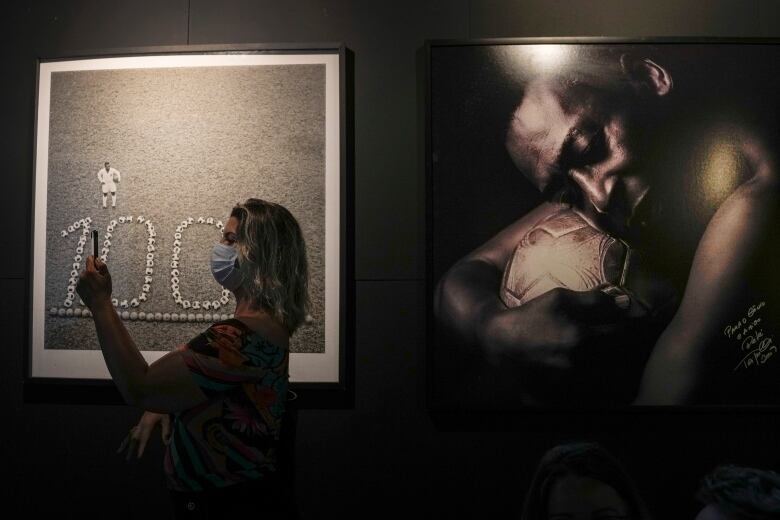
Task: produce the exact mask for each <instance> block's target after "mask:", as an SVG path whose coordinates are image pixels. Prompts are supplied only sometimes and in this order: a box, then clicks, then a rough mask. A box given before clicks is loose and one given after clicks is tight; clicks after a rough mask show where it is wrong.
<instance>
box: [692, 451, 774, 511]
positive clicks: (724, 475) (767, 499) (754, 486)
mask: <svg viewBox="0 0 780 520" xmlns="http://www.w3.org/2000/svg"><path fill="white" fill-rule="evenodd" d="M696 498H697V499H698V500H699V501H700V502H701V503H702V504H704V505H714V506H717V507H718V508H719V509H721V510H722V511H724V512H726V513H728V514H731V515H734V516H735V517H737V518H739V519H744V520H764V519H770V518H772V519H778V518H780V475H778V474H777V473H775V472H774V471H768V470H761V469H756V468H746V467H741V466H734V465H723V466H718V467H717V468H715V469H714V470H713V471H711V472H710V473H709V474H707V475H706V476H705V477H704V478H703V479H702V482H701V486H700V487H699V492H698V493H697V494H696Z"/></svg>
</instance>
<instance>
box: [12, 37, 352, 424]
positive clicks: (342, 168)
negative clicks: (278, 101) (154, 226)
mask: <svg viewBox="0 0 780 520" xmlns="http://www.w3.org/2000/svg"><path fill="white" fill-rule="evenodd" d="M194 55H198V56H217V57H219V56H224V57H227V56H231V55H250V56H271V55H273V56H296V55H312V56H314V55H330V56H333V57H335V58H336V60H337V64H336V68H335V70H334V73H335V77H336V78H337V93H336V96H337V100H338V101H337V102H338V111H337V113H336V114H333V115H332V116H331V117H335V118H336V119H337V124H338V144H337V150H338V152H337V156H338V168H337V175H338V178H337V179H335V180H334V182H335V184H334V187H335V190H336V192H337V193H338V201H339V204H338V208H337V210H336V211H333V210H332V209H331V211H333V214H334V215H337V218H338V222H337V223H336V226H335V229H338V239H337V241H336V242H335V250H337V251H338V257H339V265H338V269H337V270H336V271H337V273H338V280H337V283H336V284H335V289H334V291H335V292H334V293H333V294H334V295H337V296H338V305H337V306H336V310H337V313H338V320H337V323H333V324H331V333H333V332H335V334H337V336H338V337H337V340H336V341H335V342H332V343H331V344H332V345H333V346H335V347H336V348H337V349H338V352H337V353H336V356H335V359H334V360H333V361H332V362H331V366H332V367H334V368H332V369H331V374H332V372H333V371H334V369H335V372H336V373H335V374H332V375H331V376H328V378H327V379H328V380H327V381H317V380H307V381H295V380H291V383H290V390H291V395H290V399H289V401H288V402H289V404H290V406H291V407H292V408H296V409H300V408H350V407H352V406H353V402H354V362H353V357H354V292H355V289H354V55H353V53H352V51H351V50H349V49H348V48H347V47H346V46H345V45H343V44H341V43H305V44H294V43H287V44H275V43H256V44H255V43H253V44H227V45H186V46H162V47H132V48H117V49H100V50H88V51H83V52H80V53H76V54H70V55H68V56H50V57H45V58H44V57H41V58H39V59H38V60H36V62H35V75H36V97H35V99H36V106H35V121H36V124H35V126H34V135H33V142H34V143H35V147H34V150H33V172H32V174H31V187H30V199H31V200H32V201H33V203H32V210H31V211H32V220H31V221H32V222H35V217H36V204H35V202H36V172H37V156H38V150H37V147H38V139H37V137H38V134H39V129H38V115H39V110H40V107H39V96H40V92H38V88H39V85H40V74H41V65H42V64H45V63H56V62H64V61H73V60H90V59H103V58H123V57H166V56H194ZM330 160H332V159H330ZM44 220H45V217H44ZM44 225H45V224H44ZM35 244H36V236H35V226H34V225H33V226H32V227H31V231H30V249H29V251H28V255H29V256H28V263H27V265H28V272H27V276H28V281H29V286H28V291H27V294H26V296H27V301H26V302H25V305H26V308H27V309H28V316H27V317H28V326H27V328H26V333H27V336H26V338H25V341H24V357H23V359H24V365H23V366H24V374H22V377H23V389H24V401H25V402H27V403H62V404H77V403H78V404H122V403H123V399H122V397H121V395H120V394H119V392H118V390H117V389H116V387H115V386H114V384H113V382H112V381H111V380H110V379H98V378H91V377H76V378H72V377H68V378H63V377H41V376H36V375H34V374H33V370H32V362H33V359H32V357H33V356H32V353H31V350H32V343H33V337H34V330H33V329H34V319H33V316H34V314H33V313H34V305H35V304H34V299H35V290H36V288H35V281H34V270H35V266H34V265H33V263H34V259H35V247H36V246H35ZM38 310H40V309H38ZM295 355H296V354H295V353H293V354H292V356H291V364H292V358H293V357H294V356H295Z"/></svg>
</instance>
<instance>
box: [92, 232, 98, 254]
mask: <svg viewBox="0 0 780 520" xmlns="http://www.w3.org/2000/svg"><path fill="white" fill-rule="evenodd" d="M92 256H94V257H95V260H97V257H98V232H97V229H93V230H92Z"/></svg>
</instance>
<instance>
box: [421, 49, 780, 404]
mask: <svg viewBox="0 0 780 520" xmlns="http://www.w3.org/2000/svg"><path fill="white" fill-rule="evenodd" d="M779 66H780V45H778V42H776V41H759V40H686V39H674V40H670V39H666V40H663V39H660V40H636V41H627V40H618V39H605V38H597V39H593V38H591V39H581V38H576V39H520V40H491V41H442V42H430V43H428V44H427V46H426V76H427V78H426V90H425V95H426V103H425V116H426V134H425V139H426V162H427V164H426V168H427V171H426V179H427V232H428V234H427V248H428V249H427V253H428V254H427V281H428V290H427V294H428V306H427V307H428V318H429V319H428V324H429V325H428V389H429V403H430V405H431V407H432V408H433V409H436V410H524V409H528V408H529V407H537V408H545V409H546V408H558V409H601V408H604V409H615V408H624V407H625V408H626V409H628V408H629V407H637V406H659V407H661V406H664V407H667V406H677V407H680V406H685V407H689V406H729V407H758V406H776V405H777V404H778V401H780V356H778V353H777V342H778V341H779V340H780V329H779V328H778V327H780V298H779V297H780V283H779V282H780V280H779V279H778V270H777V269H776V268H775V267H774V266H775V265H776V261H777V253H778V249H780V245H778V244H780V240H779V239H780V237H778V226H777V225H776V223H777V222H778V201H779V200H780V197H778V184H779V183H778V175H780V172H779V171H778V168H780V162H779V161H778V152H779V151H780V140H778V136H780V132H778V130H780V128H778V124H779V123H778V121H780V118H779V117H778V115H779V114H780V98H778V96H777V92H778V89H779V88H780V74H778V73H777V70H780V67H779Z"/></svg>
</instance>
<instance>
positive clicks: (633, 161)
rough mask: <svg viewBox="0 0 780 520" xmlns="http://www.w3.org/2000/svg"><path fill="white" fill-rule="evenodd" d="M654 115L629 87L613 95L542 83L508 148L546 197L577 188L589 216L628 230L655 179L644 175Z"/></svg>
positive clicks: (521, 110) (523, 108) (573, 84)
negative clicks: (559, 191)
mask: <svg viewBox="0 0 780 520" xmlns="http://www.w3.org/2000/svg"><path fill="white" fill-rule="evenodd" d="M647 114H648V110H647V106H646V105H645V104H644V100H643V99H642V98H640V97H639V96H637V95H635V94H634V92H633V90H632V87H631V86H630V85H629V84H628V82H626V83H625V84H624V85H618V86H616V87H615V88H609V89H606V88H597V87H594V86H591V85H587V84H585V83H582V82H577V81H573V80H565V79H550V78H547V79H539V80H536V81H533V82H531V83H530V84H529V85H528V87H527V89H526V91H525V95H524V96H523V99H522V101H521V102H520V104H519V105H518V106H517V107H516V109H515V111H514V113H513V114H512V118H511V121H510V124H509V128H508V131H507V137H506V148H507V151H508V152H509V155H510V156H511V158H512V160H513V162H514V163H515V165H516V166H517V167H518V169H519V170H520V171H521V172H522V173H523V174H524V175H525V176H526V178H528V180H530V181H531V183H532V184H533V185H534V186H535V187H536V188H537V189H538V190H539V191H541V192H546V193H552V192H555V191H557V189H559V188H561V187H563V186H564V185H566V184H569V185H573V186H575V187H576V188H577V190H578V191H579V193H580V194H581V200H582V206H583V207H582V209H583V211H585V212H586V213H592V214H593V215H595V216H596V217H598V218H599V219H600V220H602V221H603V220H606V221H607V222H608V224H609V225H610V227H612V228H613V229H614V230H621V229H624V228H625V227H626V226H627V225H628V224H629V221H630V219H631V217H632V215H633V214H634V211H635V210H636V208H637V206H638V205H639V203H640V202H641V201H642V199H643V198H644V197H645V195H646V194H647V192H648V191H649V189H650V182H651V180H652V175H648V172H646V171H644V170H643V169H642V166H643V164H642V150H643V149H644V148H645V147H646V145H647V143H646V142H645V141H646V137H644V136H647V135H651V134H652V132H648V131H647V130H648V128H647V126H648V124H649V121H648V119H650V118H647V117H643V116H646V115H647Z"/></svg>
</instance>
